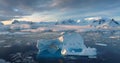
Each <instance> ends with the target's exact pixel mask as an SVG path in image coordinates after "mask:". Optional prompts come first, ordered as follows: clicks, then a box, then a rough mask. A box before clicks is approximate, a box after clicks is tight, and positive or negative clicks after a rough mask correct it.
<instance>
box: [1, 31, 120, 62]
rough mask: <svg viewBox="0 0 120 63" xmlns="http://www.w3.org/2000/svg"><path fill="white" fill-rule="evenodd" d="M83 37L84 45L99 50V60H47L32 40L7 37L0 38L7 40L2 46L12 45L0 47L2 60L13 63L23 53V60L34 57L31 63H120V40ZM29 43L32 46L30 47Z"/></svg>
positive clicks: (58, 58)
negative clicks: (14, 58)
mask: <svg viewBox="0 0 120 63" xmlns="http://www.w3.org/2000/svg"><path fill="white" fill-rule="evenodd" d="M81 35H82V36H83V37H84V40H85V42H84V43H85V45H86V46H87V47H92V48H96V49H97V58H88V57H83V56H61V57H55V58H51V57H49V58H46V57H44V55H43V57H42V56H41V57H40V56H39V55H40V54H39V53H38V49H37V47H36V41H32V39H31V40H28V39H29V38H27V39H25V38H20V37H18V38H17V37H16V38H10V39H9V38H8V39H5V37H6V36H0V37H1V38H0V40H6V42H5V43H1V44H0V45H3V44H4V45H7V44H12V46H11V47H0V59H4V60H6V61H9V62H12V61H13V58H11V57H13V56H15V55H17V54H16V53H21V55H22V57H21V59H24V58H26V57H32V60H31V59H29V61H31V63H120V38H108V37H109V36H108V37H107V38H106V37H102V34H97V33H81ZM7 37H8V36H7ZM93 37H94V38H93ZM18 39H20V40H18ZM21 39H22V40H21ZM19 41H21V42H20V43H16V42H19ZM33 42H34V43H33ZM14 43H15V44H14ZM27 43H30V44H29V45H28V44H27ZM96 43H104V44H106V45H107V46H102V45H96ZM46 54H47V53H46ZM56 54H57V53H56ZM56 54H55V55H56ZM18 56H19V55H18ZM58 56H59V54H58ZM33 60H34V61H33ZM21 63H28V62H21Z"/></svg>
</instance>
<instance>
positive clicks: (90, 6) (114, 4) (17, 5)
mask: <svg viewBox="0 0 120 63" xmlns="http://www.w3.org/2000/svg"><path fill="white" fill-rule="evenodd" d="M119 2H120V0H0V21H6V22H9V21H12V20H15V19H17V20H26V21H57V20H65V19H80V18H86V17H95V16H102V17H110V18H115V19H116V20H120V14H119V13H120V4H119Z"/></svg>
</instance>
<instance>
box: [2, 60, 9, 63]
mask: <svg viewBox="0 0 120 63" xmlns="http://www.w3.org/2000/svg"><path fill="white" fill-rule="evenodd" d="M0 63H10V62H6V61H5V60H3V59H0Z"/></svg>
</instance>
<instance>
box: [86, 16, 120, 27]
mask: <svg viewBox="0 0 120 63" xmlns="http://www.w3.org/2000/svg"><path fill="white" fill-rule="evenodd" d="M85 21H87V22H88V25H90V26H92V27H97V28H111V27H118V26H120V23H119V22H118V21H116V20H114V19H109V18H105V17H92V18H85Z"/></svg>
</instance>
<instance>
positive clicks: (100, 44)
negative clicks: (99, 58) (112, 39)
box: [96, 43, 107, 46]
mask: <svg viewBox="0 0 120 63" xmlns="http://www.w3.org/2000/svg"><path fill="white" fill-rule="evenodd" d="M96 45H99V46H107V44H102V43H96Z"/></svg>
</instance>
